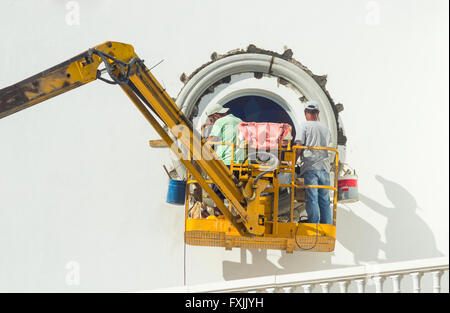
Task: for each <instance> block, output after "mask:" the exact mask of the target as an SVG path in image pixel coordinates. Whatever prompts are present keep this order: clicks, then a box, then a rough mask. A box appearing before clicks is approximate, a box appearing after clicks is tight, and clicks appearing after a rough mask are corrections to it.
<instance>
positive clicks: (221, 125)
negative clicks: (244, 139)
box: [204, 104, 245, 216]
mask: <svg viewBox="0 0 450 313" xmlns="http://www.w3.org/2000/svg"><path fill="white" fill-rule="evenodd" d="M228 111H229V108H224V107H223V106H221V105H220V104H214V105H211V106H209V107H207V108H206V112H205V113H206V116H207V117H208V119H209V123H207V124H205V125H209V126H211V125H212V126H211V131H210V133H209V135H208V137H207V142H209V143H232V144H234V156H233V163H241V162H242V161H243V160H244V158H245V151H244V150H243V149H239V148H238V146H237V137H238V136H237V133H238V125H239V123H241V122H242V120H241V119H240V118H238V117H236V116H234V115H233V114H231V113H229V112H228ZM205 125H204V126H205ZM214 150H215V152H216V154H217V156H218V157H219V158H220V159H221V160H222V161H223V162H224V163H225V165H226V166H227V167H228V168H230V166H231V159H232V157H231V152H232V147H231V146H230V145H223V144H217V145H215V146H214ZM212 189H213V190H214V192H215V193H216V194H217V195H218V196H219V197H220V198H221V199H225V196H224V195H223V194H222V192H221V191H220V189H219V188H218V187H217V186H216V185H212ZM214 214H215V215H216V216H217V215H222V213H221V212H220V211H219V210H218V209H217V208H215V212H214Z"/></svg>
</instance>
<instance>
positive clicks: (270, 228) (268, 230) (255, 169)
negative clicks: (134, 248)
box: [185, 143, 339, 253]
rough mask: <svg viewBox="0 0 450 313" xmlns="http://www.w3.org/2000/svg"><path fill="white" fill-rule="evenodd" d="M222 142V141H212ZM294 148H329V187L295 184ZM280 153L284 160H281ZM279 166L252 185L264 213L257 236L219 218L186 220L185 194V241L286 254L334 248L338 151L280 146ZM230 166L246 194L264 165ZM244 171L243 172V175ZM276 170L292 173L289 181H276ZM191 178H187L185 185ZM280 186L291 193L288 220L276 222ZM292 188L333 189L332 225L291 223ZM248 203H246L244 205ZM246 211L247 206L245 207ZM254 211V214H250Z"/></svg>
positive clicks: (189, 182) (259, 211)
mask: <svg viewBox="0 0 450 313" xmlns="http://www.w3.org/2000/svg"><path fill="white" fill-rule="evenodd" d="M216 144H222V143H216ZM298 149H312V150H329V151H332V152H334V154H335V166H334V171H335V181H334V187H332V186H319V185H318V186H316V185H307V186H303V185H302V186H300V185H297V184H295V164H294V161H295V154H296V150H298ZM281 152H283V154H284V159H281V155H282V154H281ZM278 155H279V157H280V161H281V163H280V166H279V167H278V169H277V170H275V171H273V172H271V173H268V174H267V175H265V176H263V177H264V178H262V179H260V180H259V181H258V184H257V186H256V188H257V190H258V191H259V193H258V194H257V195H258V196H257V198H258V199H257V200H255V202H254V207H255V208H257V209H256V210H258V213H257V214H261V212H264V232H263V233H261V235H260V236H251V237H249V236H240V235H239V234H238V233H237V232H236V230H235V229H234V228H233V226H232V225H231V224H230V223H229V222H228V221H227V220H226V219H222V218H211V219H190V218H188V215H187V211H188V210H189V203H190V201H189V195H188V196H187V201H186V229H185V241H186V243H187V244H190V245H198V246H211V247H224V248H225V249H227V250H230V249H232V248H247V249H276V250H285V251H286V252H288V253H292V252H293V251H296V250H297V251H310V252H330V251H333V250H334V247H335V239H336V210H337V169H338V164H339V156H338V151H337V149H335V148H328V147H305V146H292V147H291V146H290V145H288V146H287V147H284V148H282V147H280V153H279V154H278ZM231 165H232V167H231V168H233V166H234V169H239V172H238V173H239V180H240V181H246V182H247V184H246V188H245V190H244V193H245V194H247V196H248V195H249V193H250V189H251V188H250V187H249V186H251V185H252V183H253V181H254V177H255V176H257V175H259V174H260V173H262V172H263V171H264V169H265V167H264V166H260V165H258V164H248V162H246V163H244V164H233V162H232V163H231ZM245 172H248V173H247V174H244V173H245ZM278 172H286V173H291V174H292V180H291V184H280V183H279V181H278V178H277V173H278ZM269 181H270V184H271V186H269ZM194 182H195V181H193V180H189V181H188V185H189V184H191V183H194ZM280 187H289V188H292V189H291V190H292V194H291V208H290V209H291V210H290V222H287V223H286V222H280V221H279V220H278V194H279V192H278V190H279V188H280ZM296 188H301V189H307V188H325V189H330V190H332V191H333V192H334V197H333V225H327V224H308V223H294V222H293V209H294V196H295V195H294V190H295V189H296ZM263 191H264V193H266V194H267V193H269V194H271V196H261V193H262V192H263ZM248 205H249V204H248ZM247 210H249V206H247ZM252 214H255V213H252Z"/></svg>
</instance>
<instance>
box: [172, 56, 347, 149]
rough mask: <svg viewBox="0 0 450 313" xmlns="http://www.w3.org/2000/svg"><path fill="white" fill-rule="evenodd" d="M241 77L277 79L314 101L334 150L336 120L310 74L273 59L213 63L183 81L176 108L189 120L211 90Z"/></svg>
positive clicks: (230, 58)
mask: <svg viewBox="0 0 450 313" xmlns="http://www.w3.org/2000/svg"><path fill="white" fill-rule="evenodd" d="M242 73H262V74H265V75H271V76H275V77H278V78H280V79H282V80H284V81H285V82H286V83H287V84H289V85H290V86H291V87H292V88H295V89H297V90H298V92H299V93H301V94H302V95H304V97H305V98H306V99H308V100H315V101H317V102H318V103H319V109H320V111H321V120H322V121H323V122H324V123H325V124H327V125H328V127H329V128H330V133H331V142H332V145H333V146H334V147H337V145H338V120H337V119H338V117H337V114H336V113H335V110H334V108H333V105H332V104H331V103H330V101H329V99H328V96H327V94H326V92H325V91H324V90H323V89H322V87H321V86H320V85H319V84H318V83H317V82H316V81H315V80H314V78H313V77H312V76H311V74H310V73H308V72H307V71H305V70H304V69H303V68H301V67H300V66H298V65H296V64H294V63H292V62H289V61H286V60H284V59H282V58H280V57H277V56H273V55H267V54H260V53H241V54H236V55H230V56H226V57H223V58H221V59H218V60H216V61H213V62H211V63H209V64H208V65H206V66H204V67H203V68H201V69H200V70H198V71H197V72H196V73H195V74H194V75H193V76H192V77H191V78H190V79H189V80H188V81H187V83H186V84H185V86H184V87H183V89H182V90H181V91H180V93H179V95H178V97H177V99H176V104H177V105H178V106H179V107H180V109H181V110H182V112H183V113H184V114H185V115H186V116H187V117H188V118H190V119H192V118H193V113H194V112H195V106H196V105H197V103H198V101H199V99H201V97H202V96H203V95H204V94H205V93H206V92H207V91H208V90H210V88H211V87H212V86H214V85H215V84H217V82H220V81H222V80H224V79H225V78H226V77H231V76H232V75H236V74H242ZM255 79H256V78H255Z"/></svg>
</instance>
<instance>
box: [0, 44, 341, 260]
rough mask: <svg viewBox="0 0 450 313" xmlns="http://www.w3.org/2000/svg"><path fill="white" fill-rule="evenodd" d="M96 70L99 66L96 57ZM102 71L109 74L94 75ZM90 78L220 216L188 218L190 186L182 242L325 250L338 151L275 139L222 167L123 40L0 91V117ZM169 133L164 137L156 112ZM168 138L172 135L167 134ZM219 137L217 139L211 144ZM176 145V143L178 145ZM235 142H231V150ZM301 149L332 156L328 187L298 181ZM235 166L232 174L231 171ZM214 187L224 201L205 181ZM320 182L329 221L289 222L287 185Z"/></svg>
mask: <svg viewBox="0 0 450 313" xmlns="http://www.w3.org/2000/svg"><path fill="white" fill-rule="evenodd" d="M102 63H103V64H104V68H103V69H99V67H100V65H101V64H102ZM105 71H106V72H107V73H108V74H109V77H110V78H109V79H107V78H104V77H102V73H104V72H105ZM96 79H100V80H103V81H105V82H107V83H110V84H115V85H119V86H120V87H121V88H122V90H123V91H124V92H125V93H126V94H127V96H128V97H129V98H130V99H131V101H132V102H133V103H134V104H135V105H136V107H137V108H138V110H139V111H140V112H141V113H142V114H143V116H144V117H145V118H146V120H147V121H148V122H149V123H150V125H151V126H152V127H153V128H154V129H155V130H156V131H157V133H158V134H159V135H160V136H161V138H162V140H164V141H165V143H166V144H167V146H168V147H170V149H171V150H172V151H173V152H174V153H175V154H176V155H177V156H179V157H180V160H181V162H182V163H183V165H184V166H185V167H186V169H187V170H188V173H189V175H188V182H187V185H188V189H189V185H190V184H194V183H195V184H198V185H200V186H201V188H202V190H203V191H204V192H206V194H207V195H208V196H209V197H210V199H211V200H212V201H213V202H214V203H215V205H216V206H217V208H218V209H219V210H220V211H221V212H222V213H223V218H212V219H202V218H190V217H189V215H188V211H189V203H190V202H191V201H190V193H189V192H188V193H187V197H186V200H187V201H186V221H185V241H186V243H187V244H191V245H201V246H216V247H217V246H220V247H225V248H226V249H231V248H233V247H238V248H253V249H279V250H285V251H287V252H292V251H294V250H305V251H324V252H328V251H333V250H334V244H335V234H336V227H335V226H336V208H337V206H336V202H337V188H336V187H337V168H338V153H337V150H336V149H334V148H319V147H302V146H291V143H290V142H287V143H286V142H284V144H282V143H280V144H279V149H278V155H277V156H276V158H274V159H277V163H276V164H275V166H274V164H266V165H265V164H253V163H252V162H250V161H249V160H246V161H245V162H244V163H243V164H236V163H232V164H231V167H230V169H229V168H227V167H226V166H225V164H224V163H223V162H222V161H221V160H220V159H218V157H217V155H216V154H215V152H214V150H213V148H212V147H211V146H210V144H208V143H206V142H205V139H203V138H202V137H201V135H200V134H198V133H197V132H195V131H194V128H193V126H192V123H191V121H189V120H188V119H187V118H186V116H185V115H184V114H183V113H182V112H181V111H180V109H179V108H178V106H177V105H176V104H175V102H174V101H173V100H172V98H171V97H170V96H169V95H168V94H167V92H166V91H165V90H164V88H163V87H161V85H160V84H159V83H158V81H157V80H156V78H155V77H154V76H153V75H152V74H151V72H150V71H149V70H148V69H147V67H146V66H145V65H144V63H143V61H142V60H141V59H140V58H139V57H138V56H137V55H136V53H135V51H134V48H133V47H132V46H131V45H128V44H123V43H119V42H112V41H108V42H105V43H104V44H101V45H98V46H95V47H94V48H92V49H89V50H87V51H85V52H83V53H81V54H79V55H77V56H75V57H73V58H71V59H69V60H67V61H65V62H63V63H61V64H59V65H56V66H54V67H52V68H50V69H48V70H46V71H44V72H41V73H39V74H37V75H34V76H32V77H30V78H28V79H25V80H23V81H21V82H19V83H17V84H14V85H12V86H9V87H6V88H4V89H1V90H0V118H3V117H6V116H8V115H11V114H13V113H16V112H18V111H20V110H23V109H25V108H28V107H30V106H32V105H35V104H37V103H40V102H42V101H44V100H47V99H49V98H52V97H55V96H57V95H59V94H62V93H64V92H67V91H69V90H71V89H74V88H76V87H80V86H82V85H84V84H87V83H89V82H92V81H94V80H96ZM156 117H157V118H158V119H159V120H160V121H161V122H162V123H164V125H165V126H166V127H167V128H168V129H169V130H170V132H171V133H172V137H171V136H170V135H169V134H168V133H167V131H166V130H165V129H164V127H163V125H161V124H160V122H159V121H158V119H157V118H156ZM172 138H175V139H172ZM217 144H221V143H217ZM180 148H182V149H180ZM234 148H235V147H233V149H234ZM299 149H300V150H302V149H326V150H330V151H332V152H334V155H335V159H334V160H335V166H334V171H335V175H334V177H335V181H334V187H331V186H304V185H302V184H299V183H298V182H297V181H296V180H295V164H294V163H295V154H296V151H297V150H299ZM233 172H234V173H238V175H237V176H236V175H233ZM280 173H291V177H292V180H291V182H290V183H289V184H281V183H280V181H279V180H278V175H279V174H280ZM211 184H215V185H217V186H218V187H219V189H220V191H221V192H222V194H223V195H224V196H225V198H226V199H227V200H228V201H224V200H222V199H221V198H220V197H219V196H218V195H217V194H216V193H215V192H214V191H213V189H212V188H211ZM280 187H285V188H286V187H287V188H290V189H291V193H290V195H291V213H290V220H289V221H288V222H281V221H279V220H278V196H279V188H280ZM305 188H328V189H331V190H333V191H334V197H333V199H334V200H333V223H334V225H326V224H308V223H295V222H294V220H293V205H294V202H295V191H296V190H297V191H298V190H302V189H305Z"/></svg>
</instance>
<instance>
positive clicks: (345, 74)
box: [0, 0, 449, 291]
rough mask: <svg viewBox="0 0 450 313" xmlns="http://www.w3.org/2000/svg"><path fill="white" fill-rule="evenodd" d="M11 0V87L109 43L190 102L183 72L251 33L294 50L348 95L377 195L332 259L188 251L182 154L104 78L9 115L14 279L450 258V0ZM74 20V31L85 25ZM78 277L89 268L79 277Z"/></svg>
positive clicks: (361, 170) (350, 224) (7, 14)
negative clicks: (179, 173)
mask: <svg viewBox="0 0 450 313" xmlns="http://www.w3.org/2000/svg"><path fill="white" fill-rule="evenodd" d="M66 3H67V1H59V0H52V1H51V0H47V1H31V0H28V1H25V0H14V1H13V0H7V1H5V0H3V1H2V2H1V9H0V38H1V43H0V45H1V49H0V69H1V71H0V88H3V87H6V86H8V85H11V84H13V83H15V82H18V81H20V80H22V79H24V78H26V77H29V76H31V75H33V74H36V73H38V72H40V71H42V70H44V69H47V68H49V67H51V66H53V65H56V64H58V63H60V62H62V61H64V60H66V59H68V58H70V57H72V56H75V55H76V54H78V53H80V52H82V51H85V50H86V49H88V48H90V47H92V46H94V45H97V44H100V43H103V42H105V41H108V40H113V41H121V42H125V43H130V44H133V46H134V47H135V49H136V52H137V53H138V55H139V56H140V57H141V58H143V59H144V60H145V61H146V64H147V66H148V67H150V66H152V65H153V64H156V63H157V62H159V61H160V60H162V59H164V62H163V63H162V64H160V65H159V66H158V67H157V68H155V70H154V74H155V75H156V77H157V78H158V79H159V80H160V82H161V83H162V84H163V85H164V86H165V87H166V88H167V90H168V92H169V94H171V95H172V96H174V97H175V96H176V95H177V94H178V92H179V91H180V89H181V88H182V86H183V85H182V83H181V82H180V81H179V76H180V74H181V73H183V72H186V73H187V74H190V73H191V72H192V71H193V70H194V69H195V68H197V67H198V66H200V65H201V64H203V63H205V62H207V61H208V60H209V56H210V55H211V53H212V52H214V51H216V52H218V53H225V52H227V51H229V50H232V49H235V48H246V47H247V46H248V45H249V44H250V43H253V44H256V45H257V46H259V47H261V48H264V49H269V50H274V51H278V52H282V51H283V47H284V46H287V47H289V48H291V49H292V50H293V51H294V57H295V58H296V59H297V60H299V61H300V62H302V63H303V64H305V65H306V66H308V67H309V68H310V69H311V70H312V71H313V72H314V73H316V74H319V75H322V74H328V85H327V88H328V90H329V91H330V93H331V95H332V96H333V97H334V99H335V100H336V102H342V103H343V104H344V106H345V110H344V112H342V113H341V114H342V118H343V121H344V124H345V130H346V134H347V137H348V146H347V148H348V153H347V158H348V161H349V162H350V164H351V165H352V166H353V167H354V168H356V170H357V173H358V175H359V191H360V192H361V200H362V201H361V202H359V203H356V204H352V205H347V206H341V207H340V210H339V214H338V220H337V225H338V231H337V237H338V241H339V242H338V243H337V246H336V250H335V252H334V253H332V254H320V253H295V254H294V255H286V254H285V253H281V252H279V251H268V252H263V251H245V250H242V251H241V250H240V249H235V250H233V251H231V252H230V251H225V250H224V249H221V248H199V247H191V246H188V247H187V248H186V256H185V257H184V243H183V223H184V221H183V215H184V214H183V208H182V207H178V206H171V205H167V204H165V196H166V192H167V183H168V181H167V177H166V175H165V174H164V172H163V169H162V164H164V162H165V160H166V159H167V157H168V151H167V150H165V149H159V150H157V149H150V148H149V146H148V140H149V139H156V138H157V135H156V133H155V132H154V131H153V130H152V128H151V127H150V126H149V125H147V123H146V122H145V120H144V118H143V117H142V116H141V115H140V113H139V112H138V111H137V110H136V109H135V108H134V106H133V105H132V103H131V102H130V101H129V100H128V98H127V97H126V96H125V94H124V93H123V92H122V91H121V89H120V88H118V87H115V86H110V85H107V84H105V83H103V82H100V81H97V82H94V83H91V84H89V85H86V86H83V87H82V88H79V89H77V90H74V91H72V92H69V93H66V94H64V95H61V96H58V97H56V98H53V99H51V100H49V101H46V102H44V103H41V104H39V105H37V106H34V107H32V108H29V109H27V110H24V111H21V112H19V113H17V114H15V115H12V116H9V117H6V118H4V119H1V120H0V291H134V290H143V289H153V288H163V287H170V286H180V285H182V284H183V277H184V273H185V271H184V264H186V279H187V283H188V284H196V283H206V282H215V281H221V280H232V279H239V278H247V277H257V276H262V275H271V274H283V273H294V272H302V271H310V270H322V269H330V268H338V267H347V266H352V265H357V264H374V263H384V262H397V261H406V260H413V259H421V258H429V257H438V256H444V255H445V256H447V255H448V245H449V242H448V238H449V225H448V217H449V216H448V209H449V205H448V198H449V193H448V187H449V186H448V185H449V184H448V178H449V177H448V161H449V157H448V156H449V154H448V152H449V151H448V125H449V122H448V102H449V101H448V100H449V99H448V83H449V82H448V65H449V64H448V1H446V0H434V1H425V0H421V1H418V0H415V1H411V0H403V1H388V0H383V1H382V0H380V1H362V0H342V1H332V0H327V1H325V0H320V1H284V2H277V3H274V2H273V1H261V0H259V1H206V0H204V1H173V0H172V1H137V0H129V1H111V0H110V1H108V0H102V1H100V0H96V1H92V0H91V1H88V0H80V1H78V2H77V3H78V4H79V25H77V23H76V22H77V20H76V18H75V19H73V18H72V17H73V15H71V14H73V13H74V11H73V9H70V8H69V9H67V8H66ZM73 23H75V24H74V25H70V24H73ZM74 277H75V278H74Z"/></svg>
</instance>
